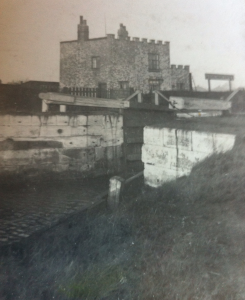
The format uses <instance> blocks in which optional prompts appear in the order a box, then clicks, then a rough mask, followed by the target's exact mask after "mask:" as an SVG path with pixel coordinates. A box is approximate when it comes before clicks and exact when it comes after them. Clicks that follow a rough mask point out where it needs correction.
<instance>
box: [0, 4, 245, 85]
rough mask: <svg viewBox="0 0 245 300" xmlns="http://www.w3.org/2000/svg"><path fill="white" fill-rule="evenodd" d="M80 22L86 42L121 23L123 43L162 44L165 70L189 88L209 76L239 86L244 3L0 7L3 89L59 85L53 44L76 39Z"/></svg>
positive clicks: (244, 48) (244, 70)
mask: <svg viewBox="0 0 245 300" xmlns="http://www.w3.org/2000/svg"><path fill="white" fill-rule="evenodd" d="M80 15H83V16H84V18H85V19H86V20H87V22H88V25H89V29H90V37H91V38H93V37H101V36H104V35H105V32H107V33H114V34H116V33H117V30H118V28H119V24H120V23H123V24H124V25H126V27H127V30H128V32H129V36H131V37H140V38H148V39H156V40H163V41H170V51H171V63H172V64H184V65H190V68H191V72H192V74H193V77H194V80H195V84H196V85H201V86H203V87H207V82H206V80H205V79H204V73H207V72H210V73H228V74H234V75H235V81H234V86H235V87H239V86H245V1H244V0H133V1H132V0H131V1H129V0H120V1H119V0H0V79H1V80H2V81H3V83H6V82H10V81H12V80H27V79H29V80H47V81H59V42H60V41H65V40H73V39H76V38H77V24H78V23H79V16H80ZM223 83H224V82H222V81H221V82H217V83H216V85H219V84H223ZM213 86H215V84H213Z"/></svg>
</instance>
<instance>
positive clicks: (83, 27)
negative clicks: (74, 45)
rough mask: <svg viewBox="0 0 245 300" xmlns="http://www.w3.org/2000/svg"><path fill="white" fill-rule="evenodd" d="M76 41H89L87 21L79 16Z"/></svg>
mask: <svg viewBox="0 0 245 300" xmlns="http://www.w3.org/2000/svg"><path fill="white" fill-rule="evenodd" d="M77 39H78V41H79V42H84V41H88V40H89V28H88V25H87V21H86V20H83V16H80V24H78V26H77Z"/></svg>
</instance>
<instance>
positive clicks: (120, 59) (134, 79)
mask: <svg viewBox="0 0 245 300" xmlns="http://www.w3.org/2000/svg"><path fill="white" fill-rule="evenodd" d="M189 78H190V76H189V66H180V65H179V66H177V67H176V66H175V65H172V66H170V44H169V42H164V43H163V42H162V41H157V42H155V40H150V41H147V39H141V40H140V39H139V38H137V37H133V38H130V37H129V36H128V31H127V30H126V27H125V26H124V25H123V24H120V28H119V30H118V37H117V38H116V37H115V35H114V34H107V36H105V37H101V38H93V39H90V38H89V27H88V25H87V22H86V20H83V17H80V24H79V25H78V38H77V40H74V41H65V42H61V44H60V88H61V89H63V88H64V87H68V88H70V87H86V88H100V89H115V90H117V89H119V90H120V89H121V90H123V89H125V90H126V89H130V88H132V89H134V90H136V89H139V90H141V91H143V92H148V91H149V90H154V89H158V90H171V89H181V90H189V89H190V82H189Z"/></svg>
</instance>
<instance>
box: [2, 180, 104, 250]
mask: <svg viewBox="0 0 245 300" xmlns="http://www.w3.org/2000/svg"><path fill="white" fill-rule="evenodd" d="M108 182H109V178H108V177H106V176H105V177H99V178H92V179H80V180H78V179H76V180H72V179H68V180H52V179H48V180H46V181H45V180H44V181H41V182H38V181H35V180H33V179H32V180H28V181H23V182H18V183H16V182H15V183H13V184H12V183H10V182H6V184H2V183H1V185H0V246H2V245H6V244H11V243H13V242H17V241H19V240H21V239H23V238H26V237H28V236H30V235H31V234H32V233H34V232H36V231H38V230H42V229H46V228H49V227H50V226H52V225H54V224H56V223H57V222H58V221H59V220H60V219H62V218H65V217H66V216H67V217H68V216H69V215H71V214H72V213H75V212H79V211H81V210H82V209H84V208H85V207H86V206H88V205H92V204H93V203H94V201H95V200H96V197H98V196H99V195H100V194H101V193H103V192H104V191H106V190H108Z"/></svg>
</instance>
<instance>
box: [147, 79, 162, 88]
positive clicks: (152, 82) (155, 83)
mask: <svg viewBox="0 0 245 300" xmlns="http://www.w3.org/2000/svg"><path fill="white" fill-rule="evenodd" d="M162 83H163V79H149V86H150V90H151V91H159V90H160V89H161V84H162Z"/></svg>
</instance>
